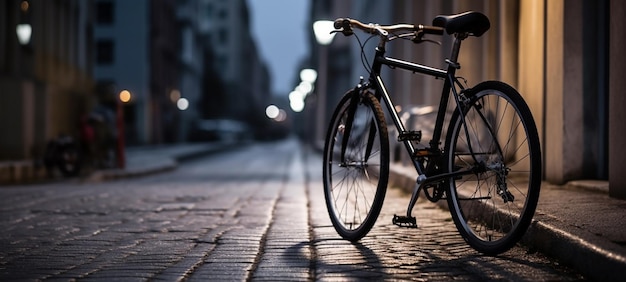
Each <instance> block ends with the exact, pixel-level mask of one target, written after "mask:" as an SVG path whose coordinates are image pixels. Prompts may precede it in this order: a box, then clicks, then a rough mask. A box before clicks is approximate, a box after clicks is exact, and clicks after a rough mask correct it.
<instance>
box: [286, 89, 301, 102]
mask: <svg viewBox="0 0 626 282" xmlns="http://www.w3.org/2000/svg"><path fill="white" fill-rule="evenodd" d="M304 96H305V95H304V93H302V92H300V91H291V92H290V93H289V101H290V102H291V101H293V100H300V101H302V100H304Z"/></svg>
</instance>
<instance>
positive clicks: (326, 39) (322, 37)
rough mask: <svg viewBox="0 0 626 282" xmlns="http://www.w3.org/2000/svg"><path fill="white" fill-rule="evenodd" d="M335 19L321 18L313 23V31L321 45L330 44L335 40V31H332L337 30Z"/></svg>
mask: <svg viewBox="0 0 626 282" xmlns="http://www.w3.org/2000/svg"><path fill="white" fill-rule="evenodd" d="M333 25H334V23H333V21H328V20H320V21H316V22H314V23H313V33H315V39H317V43H319V44H321V45H328V44H330V43H331V42H332V41H333V38H334V37H335V33H331V31H333V30H335V27H334V26H333Z"/></svg>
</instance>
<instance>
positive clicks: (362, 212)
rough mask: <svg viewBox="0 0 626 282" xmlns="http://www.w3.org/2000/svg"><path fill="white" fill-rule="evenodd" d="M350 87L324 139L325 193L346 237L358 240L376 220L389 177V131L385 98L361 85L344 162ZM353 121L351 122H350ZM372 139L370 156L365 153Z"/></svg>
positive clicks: (336, 224) (333, 218)
mask: <svg viewBox="0 0 626 282" xmlns="http://www.w3.org/2000/svg"><path fill="white" fill-rule="evenodd" d="M354 91H356V90H352V91H349V92H348V93H346V95H344V97H343V98H342V99H341V101H340V102H339V104H338V106H337V108H336V109H335V111H334V113H333V116H332V119H331V122H330V126H329V128H328V131H327V135H326V140H325V145H324V168H323V178H324V197H325V201H326V207H327V210H328V214H329V217H330V220H331V222H332V224H333V226H334V228H335V230H336V231H337V233H338V234H339V235H340V236H341V237H342V238H344V239H347V240H350V241H358V240H360V239H361V238H363V237H364V236H365V235H366V234H367V233H368V232H369V231H370V230H371V228H372V227H373V226H374V223H375V222H376V219H377V218H378V215H379V214H380V210H381V208H382V205H383V200H384V198H385V193H386V189H387V181H388V179H389V136H388V134H387V126H386V123H385V116H384V114H383V111H382V108H381V106H380V102H379V101H378V99H376V97H375V96H374V95H373V94H372V93H371V92H370V91H365V90H359V93H358V94H357V95H359V97H358V98H357V99H358V103H357V104H356V110H355V113H354V115H353V117H354V118H353V123H352V126H351V130H350V133H349V134H348V140H347V145H348V146H347V148H346V150H345V159H344V162H343V163H342V159H341V147H342V143H343V142H342V141H343V139H342V137H344V136H345V134H346V123H348V119H349V116H350V110H349V109H350V105H351V100H352V97H353V95H355V94H353V93H354ZM348 124H349V123H348ZM368 140H373V142H371V143H370V144H371V145H372V147H371V148H370V149H371V150H370V152H371V153H370V154H369V158H367V157H366V156H365V152H366V151H367V147H368Z"/></svg>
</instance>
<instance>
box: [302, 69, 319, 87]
mask: <svg viewBox="0 0 626 282" xmlns="http://www.w3.org/2000/svg"><path fill="white" fill-rule="evenodd" d="M316 79H317V71H316V70H314V69H303V70H301V71H300V80H302V81H306V82H308V83H311V84H313V83H315V80H316Z"/></svg>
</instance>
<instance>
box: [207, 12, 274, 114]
mask: <svg viewBox="0 0 626 282" xmlns="http://www.w3.org/2000/svg"><path fill="white" fill-rule="evenodd" d="M201 1H202V2H203V9H204V12H205V14H204V15H203V17H202V23H201V24H200V26H201V30H202V31H203V33H205V34H207V38H208V41H209V44H210V45H211V47H212V50H213V54H214V56H215V60H214V61H213V64H212V67H213V68H214V69H215V70H216V71H217V73H218V74H219V75H220V77H221V79H222V80H223V82H224V91H225V96H224V99H225V103H224V104H225V105H227V109H225V111H224V112H223V116H224V117H226V118H230V119H236V120H241V121H245V122H251V123H254V122H255V121H256V120H258V118H262V117H263V116H264V110H265V106H266V104H265V102H263V101H265V100H267V99H269V97H270V94H271V93H270V84H269V83H270V80H269V70H268V68H267V65H266V64H265V62H264V61H263V60H262V59H261V58H260V56H259V52H258V50H257V46H256V43H255V42H254V40H253V39H252V35H251V28H250V14H249V10H248V5H247V3H246V1H245V0H234V1H220V0H201ZM208 91H210V89H209V90H208ZM207 95H211V93H207Z"/></svg>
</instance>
